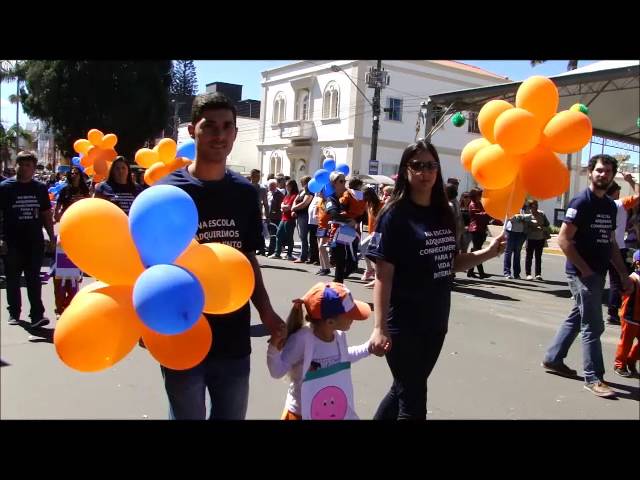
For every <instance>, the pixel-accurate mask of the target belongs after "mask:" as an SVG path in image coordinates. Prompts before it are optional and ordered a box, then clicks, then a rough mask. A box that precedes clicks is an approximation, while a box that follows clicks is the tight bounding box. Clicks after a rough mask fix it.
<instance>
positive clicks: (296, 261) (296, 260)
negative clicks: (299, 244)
mask: <svg viewBox="0 0 640 480" xmlns="http://www.w3.org/2000/svg"><path fill="white" fill-rule="evenodd" d="M306 262H307V261H306V260H301V259H299V258H296V259H295V260H294V261H293V263H306Z"/></svg>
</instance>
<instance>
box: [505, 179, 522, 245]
mask: <svg viewBox="0 0 640 480" xmlns="http://www.w3.org/2000/svg"><path fill="white" fill-rule="evenodd" d="M517 181H518V175H516V178H515V180H514V181H513V188H512V189H511V193H510V194H509V201H508V202H507V211H506V212H505V214H504V224H503V225H502V233H504V232H505V231H506V230H507V221H508V220H509V219H510V218H511V216H510V215H509V213H510V212H511V203H512V202H513V194H514V193H515V191H516V182H517Z"/></svg>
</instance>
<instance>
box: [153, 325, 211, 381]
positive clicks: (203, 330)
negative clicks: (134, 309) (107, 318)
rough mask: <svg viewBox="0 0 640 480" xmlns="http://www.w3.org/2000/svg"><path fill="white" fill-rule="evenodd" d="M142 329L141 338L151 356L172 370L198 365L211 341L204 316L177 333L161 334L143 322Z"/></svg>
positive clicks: (208, 327) (206, 352)
mask: <svg viewBox="0 0 640 480" xmlns="http://www.w3.org/2000/svg"><path fill="white" fill-rule="evenodd" d="M142 329H143V330H142V340H143V341H144V344H145V346H146V347H147V350H149V353H150V354H151V356H152V357H153V358H155V359H156V360H157V361H158V362H159V363H160V364H161V365H164V366H165V367H167V368H171V369H173V370H186V369H188V368H193V367H195V366H196V365H198V364H199V363H200V362H202V360H204V359H205V357H206V356H207V354H208V353H209V350H210V349H211V343H212V341H213V335H212V334H211V327H210V326H209V322H208V321H207V319H206V318H205V317H204V316H201V317H200V319H199V320H198V321H197V322H196V323H195V324H194V325H193V327H191V328H190V329H189V330H187V331H186V332H183V333H179V334H177V335H162V334H161V333H158V332H155V331H153V330H151V329H150V328H147V327H146V326H144V324H143V326H142Z"/></svg>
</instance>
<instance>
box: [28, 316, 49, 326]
mask: <svg viewBox="0 0 640 480" xmlns="http://www.w3.org/2000/svg"><path fill="white" fill-rule="evenodd" d="M45 325H49V319H48V318H47V317H42V318H39V319H38V320H32V321H31V328H40V327H44V326H45Z"/></svg>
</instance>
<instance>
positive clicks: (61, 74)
mask: <svg viewBox="0 0 640 480" xmlns="http://www.w3.org/2000/svg"><path fill="white" fill-rule="evenodd" d="M24 71H25V86H26V89H22V90H21V92H20V96H21V100H22V105H23V109H24V111H25V113H27V115H29V116H30V117H32V118H39V119H41V120H44V121H45V122H46V123H47V124H48V125H49V126H50V127H51V129H52V131H53V132H55V133H54V135H55V142H56V145H57V146H58V148H59V149H60V150H61V151H62V154H63V155H64V156H66V157H71V156H73V155H75V152H74V150H73V142H74V141H75V140H78V139H80V138H86V136H87V132H88V131H89V130H90V129H92V128H97V129H99V130H101V131H102V132H103V133H105V134H106V133H115V134H116V135H117V136H118V144H117V145H116V150H117V151H118V153H119V154H120V155H124V156H125V157H127V158H128V159H129V160H133V158H134V155H135V152H136V151H137V150H138V149H139V148H142V147H143V146H144V145H145V142H146V141H147V140H148V139H149V138H152V137H154V136H156V135H157V134H158V133H159V132H161V131H162V129H163V126H164V125H165V123H166V121H167V115H168V114H167V104H168V94H169V87H170V84H171V62H170V61H143V62H133V61H123V62H117V61H64V60H44V61H43V60H27V61H26V62H25V65H24Z"/></svg>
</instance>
